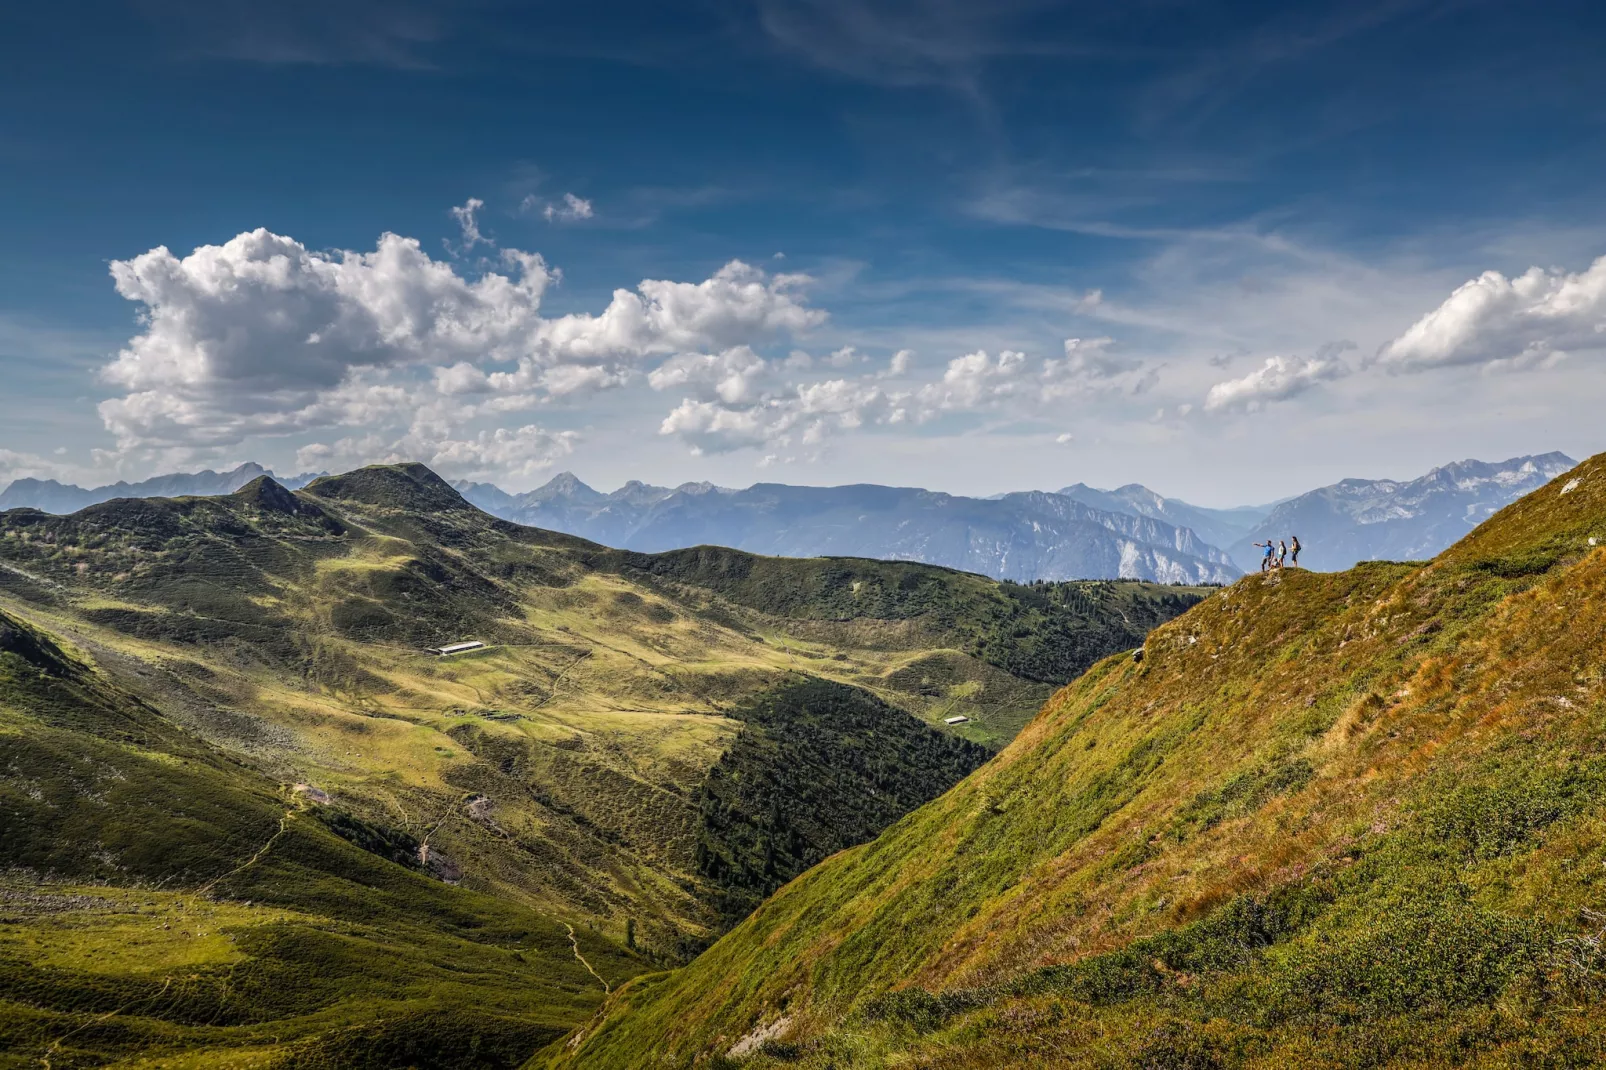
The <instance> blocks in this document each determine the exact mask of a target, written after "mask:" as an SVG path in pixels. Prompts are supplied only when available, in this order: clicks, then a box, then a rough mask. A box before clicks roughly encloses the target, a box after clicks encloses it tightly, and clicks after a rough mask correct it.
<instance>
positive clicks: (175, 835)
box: [0, 611, 642, 1068]
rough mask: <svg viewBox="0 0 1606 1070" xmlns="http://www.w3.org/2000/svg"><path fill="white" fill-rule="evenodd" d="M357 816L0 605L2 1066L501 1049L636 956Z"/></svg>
mask: <svg viewBox="0 0 1606 1070" xmlns="http://www.w3.org/2000/svg"><path fill="white" fill-rule="evenodd" d="M355 830H365V831H368V832H374V831H377V830H373V829H372V828H371V827H365V826H363V825H362V823H361V822H359V821H356V820H355V819H353V818H351V817H350V815H345V814H341V813H340V812H339V811H337V810H334V809H332V808H330V807H317V806H314V805H312V804H311V803H310V802H309V801H308V800H307V799H306V797H305V796H304V794H297V793H296V792H293V791H288V790H282V789H280V788H278V787H277V786H275V785H274V784H273V783H272V782H271V781H269V780H266V779H265V778H263V777H262V776H260V775H258V774H257V773H255V772H253V771H251V770H250V769H248V768H246V767H244V766H243V765H241V764H240V763H239V762H237V761H234V760H231V759H230V758H229V757H228V756H226V755H224V754H222V753H220V752H219V751H217V750H216V749H215V748H212V747H209V746H207V745H206V744H205V743H203V742H201V741H199V740H197V739H195V738H194V737H193V736H191V735H189V734H188V733H186V732H185V731H183V730H182V729H181V728H179V727H178V726H176V725H175V724H173V723H172V722H171V721H169V720H167V719H166V718H164V717H162V716H161V715H160V714H158V713H157V712H156V711H155V710H154V709H152V708H151V707H150V706H148V705H147V704H145V703H143V702H141V701H140V700H139V699H137V698H136V697H134V696H133V695H131V694H129V693H128V692H127V691H125V690H123V689H122V688H120V687H118V686H117V685H116V684H115V683H113V682H111V681H110V680H109V679H108V678H107V677H106V675H105V674H104V673H101V672H99V671H97V670H96V669H95V668H94V667H93V666H92V665H90V664H89V663H88V662H87V661H85V660H84V659H83V657H82V655H81V654H79V653H76V652H73V651H71V650H70V648H69V647H68V646H67V645H66V644H64V643H62V642H61V641H60V640H58V639H56V638H53V637H51V636H49V635H48V634H46V633H43V632H41V631H39V630H37V629H35V628H33V627H30V626H29V625H27V624H26V623H24V622H22V621H21V620H18V619H17V618H16V617H13V616H11V615H10V614H7V613H5V612H3V611H0V844H4V849H5V864H6V869H5V872H4V875H0V1066H18V1067H22V1066H28V1067H38V1066H54V1067H69V1066H100V1065H106V1064H108V1063H111V1062H115V1061H119V1060H129V1062H128V1063H126V1064H125V1063H122V1062H119V1065H146V1066H174V1065H183V1066H192V1067H199V1066H219V1067H222V1066H247V1065H249V1066H262V1067H269V1066H271V1067H314V1066H343V1067H354V1066H372V1067H381V1066H386V1067H388V1066H397V1065H414V1066H419V1067H441V1068H446V1067H453V1068H455V1067H486V1068H490V1067H505V1066H513V1065H517V1064H518V1063H519V1062H520V1061H521V1060H522V1059H523V1058H525V1057H526V1056H528V1055H529V1053H530V1052H531V1051H532V1050H534V1049H535V1048H537V1047H539V1046H540V1045H541V1044H543V1043H544V1042H546V1041H548V1040H550V1039H551V1038H552V1037H554V1036H556V1035H559V1034H561V1033H563V1032H564V1031H565V1030H566V1029H568V1028H570V1027H571V1026H572V1025H573V1024H574V1023H576V1022H578V1021H580V1020H582V1019H583V1018H584V1017H586V1016H587V1015H588V1014H590V1013H591V1012H592V1009H593V1008H594V1007H595V1006H596V1005H597V1003H598V1002H599V1001H600V1000H601V998H602V996H603V994H604V986H605V984H617V983H619V982H620V981H621V980H623V979H625V978H627V977H629V976H630V975H632V974H633V973H636V972H639V970H640V969H641V968H642V964H641V963H640V962H639V961H637V960H634V959H633V958H632V957H631V956H629V955H627V954H625V953H623V952H622V951H621V950H620V949H619V948H617V947H616V946H615V945H614V944H612V943H611V942H609V941H607V940H605V939H602V938H600V937H598V936H596V935H594V934H592V933H590V932H587V931H583V930H582V931H581V932H579V933H577V934H575V937H574V941H573V942H572V943H571V939H570V931H569V930H568V929H567V928H566V927H565V926H564V925H563V924H561V923H560V922H559V921H557V920H555V919H553V918H550V917H546V916H543V915H541V914H539V913H537V912H535V911H533V910H530V909H529V908H527V907H523V906H520V905H517V904H513V903H508V902H505V901H501V900H498V899H495V898H492V897H490V896H486V895H482V894H479V893H476V892H473V891H470V890H467V889H463V888H457V887H452V886H451V885H448V884H445V883H442V882H441V881H438V880H434V879H432V878H430V877H429V876H427V875H425V874H424V873H422V872H419V871H418V869H419V867H414V868H407V867H404V866H400V865H397V864H395V863H394V862H393V861H389V860H386V859H384V858H381V857H378V856H376V855H375V854H374V853H371V852H370V851H368V850H364V849H362V848H361V847H359V846H358V845H357V844H355V843H354V842H352V840H353V839H358V838H360V837H357V836H353V835H352V834H353V832H354V831H355ZM370 846H372V842H370ZM582 956H583V957H584V960H585V961H584V962H582V961H581V957H582ZM593 970H595V971H596V972H595V973H593V972H592V971H593Z"/></svg>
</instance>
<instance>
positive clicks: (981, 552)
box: [458, 472, 1238, 583]
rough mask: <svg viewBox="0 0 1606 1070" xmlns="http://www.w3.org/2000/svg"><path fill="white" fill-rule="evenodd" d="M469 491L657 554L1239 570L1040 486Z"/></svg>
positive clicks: (1055, 572) (1105, 571) (1182, 534)
mask: <svg viewBox="0 0 1606 1070" xmlns="http://www.w3.org/2000/svg"><path fill="white" fill-rule="evenodd" d="M458 487H459V489H460V490H462V491H463V493H464V495H465V496H466V497H467V498H469V500H471V501H474V502H475V503H476V504H478V505H480V506H481V507H482V508H484V509H486V510H487V511H489V512H493V513H496V514H497V515H499V516H503V517H505V518H507V519H510V520H514V521H516V522H518V523H524V524H531V525H534V526H537V527H545V528H551V529H554V530H558V531H566V532H569V533H571V534H575V535H579V536H581V537H583V538H588V539H592V540H594V541H596V542H600V543H603V544H604V545H608V546H617V547H620V548H624V549H632V550H643V551H649V552H656V551H663V550H668V549H672V548H677V547H684V546H694V545H703V544H709V545H721V546H733V547H735V548H737V549H742V550H747V551H749V552H752V553H761V554H770V555H775V556H782V557H813V556H822V555H824V556H833V555H843V556H855V557H873V558H881V559H886V560H905V561H920V562H924V563H926V564H935V565H944V566H947V567H949V568H958V569H963V570H965V571H969V572H977V573H980V574H982V575H987V576H992V577H994V578H996V579H1010V580H1015V581H1017V582H1019V581H1026V580H1033V579H1047V580H1062V579H1072V578H1076V579H1082V578H1112V579H1113V578H1131V579H1147V580H1155V581H1159V582H1166V583H1221V582H1228V581H1230V580H1231V579H1233V578H1234V577H1235V576H1237V575H1238V570H1237V569H1236V568H1235V567H1234V566H1233V564H1232V563H1231V560H1230V559H1229V558H1228V556H1227V554H1226V553H1225V552H1224V551H1221V550H1219V549H1217V548H1216V547H1214V546H1211V545H1209V544H1208V543H1206V542H1205V540H1203V539H1200V538H1198V537H1197V536H1196V535H1195V534H1194V533H1193V532H1191V531H1188V530H1186V529H1181V528H1177V527H1175V526H1174V525H1171V524H1169V523H1166V522H1164V521H1162V520H1159V519H1156V518H1152V517H1142V516H1134V515H1132V514H1129V513H1125V512H1112V511H1107V510H1103V509H1098V508H1094V507H1092V506H1088V505H1084V504H1082V503H1080V502H1075V501H1072V500H1070V499H1067V498H1061V497H1057V496H1055V495H1051V494H1045V493H1043V492H1039V491H1028V492H1021V493H1016V494H1006V495H1000V496H999V497H997V498H992V499H980V498H967V497H962V496H958V495H951V494H944V493H941V492H937V491H929V490H922V489H919V488H909V487H884V486H878V485H874V484H857V485H850V486H842V487H800V486H790V485H787V484H781V483H758V484H755V485H753V486H751V487H748V488H747V489H745V490H731V489H728V488H723V487H716V486H714V485H713V484H710V483H687V484H683V485H681V486H679V487H676V488H673V489H670V488H665V487H653V486H649V485H647V484H643V483H636V482H632V483H627V484H626V485H625V486H624V487H622V488H620V489H619V490H617V491H614V492H613V493H611V494H603V493H601V492H599V491H596V490H594V489H593V488H591V487H588V486H586V485H585V484H584V483H582V482H580V481H579V480H578V479H576V478H575V477H574V476H573V475H572V474H571V473H567V472H565V473H563V474H561V475H559V476H558V477H556V478H555V479H553V480H552V482H550V483H548V484H547V485H546V486H543V487H541V488H538V489H537V490H534V491H531V492H529V493H528V494H524V495H506V494H505V493H504V492H501V491H500V490H498V489H497V488H495V487H492V486H490V485H488V484H459V485H458Z"/></svg>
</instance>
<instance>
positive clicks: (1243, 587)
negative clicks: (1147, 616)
mask: <svg viewBox="0 0 1606 1070" xmlns="http://www.w3.org/2000/svg"><path fill="white" fill-rule="evenodd" d="M1569 479H1576V480H1577V481H1578V482H1577V483H1576V484H1575V486H1574V488H1573V489H1572V490H1571V491H1568V492H1566V493H1563V488H1564V487H1565V486H1566V485H1567V483H1568V482H1569ZM1591 538H1594V539H1595V540H1596V545H1594V546H1591V544H1590V541H1589V540H1590V539H1591ZM1601 543H1606V457H1602V458H1596V459H1594V460H1592V461H1590V462H1587V463H1586V464H1584V465H1582V466H1580V467H1579V468H1578V469H1576V470H1575V471H1574V472H1572V473H1570V474H1569V476H1564V477H1562V478H1561V479H1558V480H1557V481H1556V482H1555V483H1553V484H1551V485H1550V486H1548V487H1546V488H1543V489H1541V490H1540V491H1537V492H1536V493H1535V494H1533V495H1531V496H1530V497H1529V498H1527V499H1524V500H1523V501H1522V502H1519V503H1518V504H1517V505H1515V506H1513V507H1512V508H1510V509H1508V510H1505V511H1503V512H1502V513H1500V514H1498V515H1497V516H1496V517H1494V518H1492V519H1491V520H1490V521H1489V522H1488V523H1486V524H1485V525H1483V526H1482V527H1481V528H1479V529H1478V530H1477V531H1476V532H1474V533H1473V534H1472V535H1471V536H1469V537H1468V539H1467V540H1465V541H1464V542H1463V543H1461V544H1459V545H1458V546H1457V547H1454V548H1452V549H1451V550H1449V551H1447V552H1446V553H1445V554H1444V555H1442V556H1441V557H1440V558H1439V559H1437V560H1436V561H1434V562H1431V563H1427V564H1388V563H1377V564H1371V565H1366V566H1362V567H1358V568H1356V569H1354V570H1351V571H1350V572H1347V573H1338V574H1312V573H1304V572H1295V571H1287V572H1282V573H1274V574H1272V575H1271V576H1269V577H1262V576H1251V577H1249V578H1247V579H1245V580H1243V581H1241V582H1240V583H1238V584H1236V585H1234V586H1233V587H1231V588H1228V589H1226V590H1223V591H1221V592H1220V593H1218V594H1217V595H1215V596H1213V597H1211V598H1209V599H1207V600H1206V601H1205V602H1204V603H1202V604H1200V605H1198V606H1196V607H1195V608H1194V609H1192V610H1191V611H1189V612H1188V613H1185V614H1183V615H1182V616H1180V617H1178V618H1177V619H1175V620H1174V621H1172V622H1170V623H1169V624H1165V625H1163V626H1161V627H1160V628H1158V629H1157V630H1156V631H1155V632H1154V633H1153V634H1152V635H1151V636H1150V637H1149V639H1148V641H1147V642H1146V644H1145V656H1144V658H1143V659H1142V661H1141V662H1138V661H1134V660H1133V659H1132V658H1131V657H1129V656H1125V657H1117V658H1110V659H1106V660H1105V661H1102V662H1100V663H1099V664H1097V665H1096V666H1094V667H1093V668H1092V669H1091V670H1090V671H1089V672H1088V673H1087V674H1085V675H1084V676H1082V677H1081V678H1080V679H1078V680H1077V681H1075V682H1074V683H1073V684H1071V685H1070V686H1069V687H1067V688H1065V689H1064V690H1062V691H1061V692H1060V693H1059V694H1058V695H1057V696H1056V697H1055V698H1054V699H1053V701H1051V702H1050V703H1049V704H1048V706H1047V707H1046V708H1045V709H1044V711H1043V712H1042V714H1041V715H1040V716H1039V717H1038V718H1037V719H1036V720H1035V721H1033V722H1032V723H1031V724H1030V725H1028V726H1027V727H1026V728H1025V729H1024V730H1023V731H1022V733H1021V734H1020V735H1019V736H1018V737H1017V738H1016V740H1015V741H1014V742H1013V743H1012V744H1011V745H1010V746H1009V747H1008V748H1006V749H1005V750H1004V751H1003V752H1002V753H1001V754H1000V755H999V756H998V757H996V758H995V759H994V760H992V761H991V762H989V763H988V764H987V765H986V766H984V767H983V768H982V769H981V770H979V771H978V772H976V773H975V774H973V775H971V776H970V777H969V778H967V779H966V780H964V781H963V782H961V783H960V784H959V785H958V786H956V787H955V788H954V789H953V790H951V791H950V792H948V793H947V794H945V795H944V796H942V797H941V798H939V799H937V800H935V801H934V802H932V803H930V804H928V805H926V806H924V807H922V808H920V809H918V810H916V811H914V812H913V813H911V814H910V815H908V816H907V817H905V818H903V819H902V820H901V821H899V822H897V823H895V824H894V825H892V826H891V827H890V828H889V829H888V830H887V831H886V832H884V833H883V834H882V835H881V836H880V837H878V838H877V839H876V840H874V841H872V842H870V843H868V844H865V845H864V846H861V847H857V848H854V849H852V850H849V851H846V852H843V853H842V854H839V855H837V856H834V857H832V858H830V859H828V860H827V861H825V862H823V863H822V864H820V865H819V866H817V867H815V868H814V869H812V870H810V871H809V872H808V873H806V874H804V875H803V876H802V877H801V878H799V879H797V880H795V881H793V882H792V883H791V884H789V885H787V886H786V887H785V888H783V889H781V890H780V891H779V892H778V893H777V894H776V895H775V896H773V897H772V898H771V899H770V900H769V901H768V902H766V903H765V904H764V905H763V906H761V907H760V908H759V909H758V910H757V911H756V912H755V913H754V914H753V915H752V916H750V917H749V918H748V919H747V920H746V921H744V922H743V923H742V924H741V925H739V926H738V927H737V928H736V929H734V930H733V931H732V932H731V933H729V934H727V935H726V936H725V937H724V938H722V939H721V940H720V941H719V942H717V943H716V944H715V945H713V947H711V948H710V949H709V950H708V951H707V952H706V953H705V954H704V955H703V956H701V957H700V958H698V959H697V960H696V961H695V962H693V963H692V964H691V965H689V966H687V967H685V968H683V969H681V970H679V971H676V972H674V973H672V974H668V975H660V976H657V977H652V978H642V979H640V980H639V981H637V982H635V983H633V984H632V985H629V986H627V987H626V988H625V989H624V990H623V991H622V992H621V993H619V994H617V995H616V996H615V997H613V999H612V1001H611V1002H610V1004H609V1013H608V1014H607V1015H606V1016H605V1017H604V1018H602V1019H599V1020H596V1021H593V1022H590V1023H588V1025H587V1026H586V1027H584V1028H583V1029H582V1030H581V1031H580V1033H579V1034H577V1035H576V1036H575V1037H574V1038H571V1041H572V1042H571V1041H566V1042H565V1043H564V1044H563V1045H556V1046H554V1047H553V1048H551V1049H549V1050H548V1051H546V1052H544V1053H542V1055H541V1056H540V1057H538V1058H537V1059H536V1060H535V1061H534V1062H533V1064H532V1065H542V1066H570V1065H573V1066H584V1067H587V1068H591V1067H604V1068H605V1067H615V1066H617V1067H633V1066H644V1065H654V1066H664V1067H679V1066H690V1065H693V1064H694V1063H696V1064H697V1065H728V1064H729V1063H733V1062H734V1063H740V1064H741V1065H749V1066H753V1067H755V1068H769V1067H781V1066H788V1067H807V1068H813V1070H818V1068H824V1067H843V1066H853V1067H869V1068H875V1067H900V1068H914V1067H919V1068H932V1070H935V1068H956V1070H957V1068H982V1067H996V1066H1026V1065H1030V1066H1046V1067H1088V1068H1093V1067H1098V1068H1115V1067H1131V1068H1139V1067H1210V1068H1215V1067H1257V1068H1258V1067H1265V1068H1271V1067H1341V1066H1342V1067H1349V1066H1411V1067H1437V1066H1446V1067H1448V1066H1489V1067H1495V1066H1500V1067H1507V1066H1557V1067H1561V1066H1588V1065H1600V1064H1601V1063H1602V1062H1606V1048H1603V1047H1602V1042H1601V1040H1600V1037H1601V1036H1602V1035H1606V1029H1603V1024H1602V1023H1603V1022H1606V1004H1603V999H1606V952H1603V949H1602V948H1603V945H1602V940H1603V939H1606V883H1603V882H1602V881H1601V880H1600V873H1601V871H1602V866H1603V865H1606V727H1603V726H1606V674H1603V672H1602V669H1601V662H1600V656H1599V652H1600V650H1601V649H1603V647H1606V546H1602V545H1601ZM699 1060H701V1062H698V1061H699Z"/></svg>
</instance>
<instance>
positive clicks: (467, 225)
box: [452, 197, 491, 252]
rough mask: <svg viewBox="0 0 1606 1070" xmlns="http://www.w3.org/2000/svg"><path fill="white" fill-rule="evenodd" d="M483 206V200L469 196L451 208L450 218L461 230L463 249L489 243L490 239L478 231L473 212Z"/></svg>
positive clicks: (478, 225)
mask: <svg viewBox="0 0 1606 1070" xmlns="http://www.w3.org/2000/svg"><path fill="white" fill-rule="evenodd" d="M484 207H485V202H484V201H482V200H480V199H479V198H478V197H470V198H469V199H468V200H467V201H466V202H465V203H463V204H461V205H459V206H458V207H456V208H453V209H452V218H453V219H455V220H457V225H458V226H459V227H460V228H462V231H463V251H464V252H467V251H468V250H470V249H472V248H474V246H476V245H482V244H483V245H489V244H491V242H490V240H489V239H487V238H486V237H485V236H484V235H483V234H481V233H480V224H479V221H478V220H477V219H476V218H475V213H476V212H478V211H479V210H480V209H481V208H484Z"/></svg>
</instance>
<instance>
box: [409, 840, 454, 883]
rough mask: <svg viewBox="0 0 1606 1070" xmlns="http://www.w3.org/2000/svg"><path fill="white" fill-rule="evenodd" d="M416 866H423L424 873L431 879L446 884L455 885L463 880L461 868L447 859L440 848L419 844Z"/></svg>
mask: <svg viewBox="0 0 1606 1070" xmlns="http://www.w3.org/2000/svg"><path fill="white" fill-rule="evenodd" d="M418 864H419V865H421V866H423V867H424V871H425V872H426V873H428V874H429V875H430V876H431V877H434V878H435V879H436V880H440V881H445V882H446V883H447V884H456V883H457V882H458V881H460V880H462V879H463V870H462V867H461V866H459V865H458V864H457V863H456V862H453V861H452V860H451V859H450V858H448V857H447V856H446V853H445V852H444V851H442V850H441V849H440V848H438V847H431V846H430V845H429V844H427V843H424V844H419V847H418Z"/></svg>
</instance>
